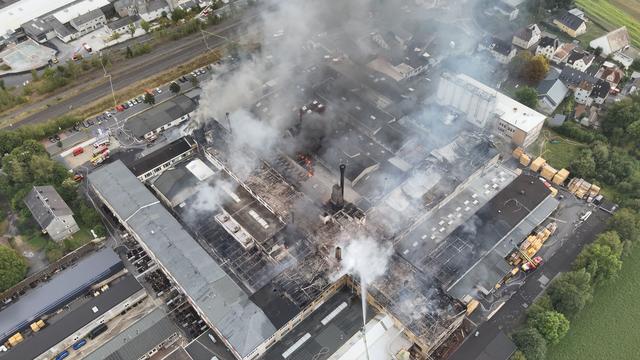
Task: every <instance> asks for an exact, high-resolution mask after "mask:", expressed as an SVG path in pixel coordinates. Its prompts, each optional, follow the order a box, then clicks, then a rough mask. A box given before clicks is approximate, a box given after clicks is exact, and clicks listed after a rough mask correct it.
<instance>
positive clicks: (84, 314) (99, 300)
mask: <svg viewBox="0 0 640 360" xmlns="http://www.w3.org/2000/svg"><path fill="white" fill-rule="evenodd" d="M140 290H143V288H142V286H141V285H140V283H138V281H137V280H136V279H135V278H134V277H133V276H131V275H126V276H125V277H123V278H122V279H121V280H119V281H118V282H115V283H113V284H112V285H111V286H110V287H109V289H108V290H106V291H105V292H103V293H102V294H100V295H99V296H97V297H94V298H91V299H90V300H89V301H87V302H85V303H84V304H82V305H80V306H79V307H78V308H76V309H74V310H72V311H71V312H69V313H68V314H66V315H65V316H63V317H62V318H61V319H59V320H57V321H56V322H54V323H52V324H50V325H48V326H47V327H45V328H44V329H42V330H40V331H38V332H37V333H35V334H33V335H32V336H30V337H27V338H26V339H25V340H24V341H23V342H22V343H20V344H18V345H16V346H15V347H14V348H12V349H11V350H9V351H8V352H7V353H6V354H5V355H3V356H2V360H24V359H35V358H36V357H37V356H39V355H40V354H42V353H44V352H45V351H47V350H49V349H50V348H52V347H53V346H55V345H56V344H58V343H60V342H61V341H62V340H64V339H66V338H67V337H68V336H69V335H71V334H73V333H74V332H76V331H78V330H79V329H81V328H83V327H85V326H87V325H88V324H89V323H91V322H92V321H94V320H95V319H97V318H99V317H100V316H102V315H103V314H104V313H106V312H107V311H109V310H111V309H113V307H115V306H116V305H118V304H120V303H121V302H123V301H125V300H127V299H128V298H130V297H131V296H133V295H134V294H136V293H137V292H138V291H140ZM143 291H144V290H143ZM96 309H97V311H95V310H96Z"/></svg>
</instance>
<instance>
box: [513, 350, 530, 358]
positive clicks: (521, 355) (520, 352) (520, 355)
mask: <svg viewBox="0 0 640 360" xmlns="http://www.w3.org/2000/svg"><path fill="white" fill-rule="evenodd" d="M509 360H527V357H526V356H524V353H522V351H520V350H518V351H516V352H514V353H513V355H511V357H510V358H509Z"/></svg>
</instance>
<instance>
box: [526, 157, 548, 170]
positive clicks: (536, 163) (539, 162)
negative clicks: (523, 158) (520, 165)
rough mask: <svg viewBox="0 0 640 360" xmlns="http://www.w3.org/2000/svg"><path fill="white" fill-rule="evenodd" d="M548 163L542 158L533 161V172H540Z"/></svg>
mask: <svg viewBox="0 0 640 360" xmlns="http://www.w3.org/2000/svg"><path fill="white" fill-rule="evenodd" d="M546 163H547V161H546V160H545V159H543V158H541V157H537V158H536V159H535V160H533V162H531V166H530V168H531V170H533V171H535V172H538V171H539V170H540V168H542V167H543V166H544V164H546Z"/></svg>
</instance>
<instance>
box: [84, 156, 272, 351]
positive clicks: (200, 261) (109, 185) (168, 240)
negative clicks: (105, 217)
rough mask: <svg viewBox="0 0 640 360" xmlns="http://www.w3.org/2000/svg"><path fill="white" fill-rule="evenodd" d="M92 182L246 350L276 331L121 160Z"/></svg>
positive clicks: (191, 296)
mask: <svg viewBox="0 0 640 360" xmlns="http://www.w3.org/2000/svg"><path fill="white" fill-rule="evenodd" d="M89 179H90V184H91V185H92V186H93V188H94V189H95V191H96V192H97V193H98V194H99V196H100V197H101V198H102V199H103V201H104V202H105V203H106V204H107V206H109V207H110V208H111V209H112V211H113V212H114V213H115V214H116V215H117V216H118V218H120V219H122V221H123V222H124V223H125V224H126V226H128V227H129V228H130V229H131V231H132V232H133V235H134V236H135V237H137V238H138V239H139V240H140V241H141V242H142V244H143V245H144V246H145V247H146V248H147V250H149V252H150V253H151V254H152V255H153V256H154V257H155V258H156V259H157V261H158V262H159V263H160V264H162V266H163V267H164V268H165V269H166V270H167V272H168V273H169V275H170V276H171V277H172V278H173V279H174V280H175V281H176V283H177V284H178V285H179V286H180V287H181V288H182V289H183V291H184V293H185V294H186V295H187V296H188V298H189V299H190V300H191V302H192V304H193V306H194V307H195V308H197V309H199V310H200V311H201V312H202V314H203V315H204V319H205V321H208V323H209V324H210V325H211V326H214V327H215V328H216V329H218V331H219V332H220V333H221V334H222V335H223V336H224V337H225V338H226V339H227V340H228V341H229V343H230V344H231V346H232V347H233V348H234V349H235V350H236V351H237V352H238V353H239V354H241V355H242V356H245V355H247V354H249V353H251V351H253V350H254V349H255V348H256V347H257V346H258V345H259V344H261V343H262V342H263V341H264V340H266V339H268V338H269V337H270V336H271V335H273V334H274V333H275V331H276V328H275V327H274V325H273V324H272V323H271V321H269V319H268V318H267V316H266V315H265V314H264V312H262V310H261V309H260V308H259V307H258V306H256V304H254V303H253V302H251V301H250V300H249V298H248V296H247V294H246V293H245V292H244V291H243V290H242V288H240V287H239V286H238V285H237V284H236V283H235V282H234V281H233V279H232V278H231V277H229V276H228V275H227V274H226V273H225V272H224V271H223V270H222V268H220V266H219V265H218V263H217V262H216V261H214V259H213V258H212V257H211V256H209V255H208V254H207V253H206V252H205V250H204V249H203V248H202V247H201V246H200V245H199V244H198V243H197V242H196V241H195V240H194V239H193V238H192V237H191V235H189V233H187V232H186V231H185V229H184V228H183V227H182V225H180V223H179V222H178V221H177V220H176V219H175V218H174V217H173V216H172V215H171V214H170V213H169V212H168V211H167V210H166V209H165V208H164V207H163V206H162V205H161V204H160V203H159V201H158V200H157V199H156V198H155V197H154V196H153V195H152V193H151V192H150V191H149V190H148V189H147V188H146V187H145V186H144V185H143V184H142V183H141V182H140V181H138V179H137V178H136V177H135V176H134V175H133V173H131V171H129V169H127V168H126V166H125V165H124V164H123V163H122V162H121V161H117V162H114V163H111V164H108V165H106V166H104V167H102V168H100V169H98V170H96V171H94V172H93V173H91V174H89Z"/></svg>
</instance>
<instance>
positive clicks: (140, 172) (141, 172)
mask: <svg viewBox="0 0 640 360" xmlns="http://www.w3.org/2000/svg"><path fill="white" fill-rule="evenodd" d="M196 147H197V144H196V142H195V141H194V140H193V138H192V137H191V136H183V137H181V138H179V139H177V140H174V141H172V142H170V143H169V144H166V145H164V146H162V147H161V148H159V149H157V150H155V151H153V152H152V153H151V154H149V155H148V156H145V157H144V158H140V159H138V160H136V161H134V162H133V163H131V164H130V165H129V168H130V169H131V171H132V172H133V174H134V175H135V176H136V177H137V178H138V179H140V181H145V180H147V179H149V178H151V177H154V176H157V175H160V174H161V173H162V172H163V171H165V170H166V169H168V168H169V167H171V166H173V164H176V163H178V162H180V161H181V160H183V159H186V158H187V157H189V156H191V155H192V154H193V153H194V152H195V149H196Z"/></svg>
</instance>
